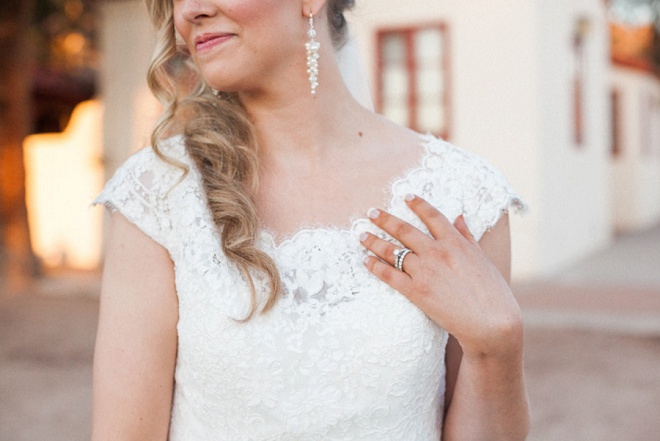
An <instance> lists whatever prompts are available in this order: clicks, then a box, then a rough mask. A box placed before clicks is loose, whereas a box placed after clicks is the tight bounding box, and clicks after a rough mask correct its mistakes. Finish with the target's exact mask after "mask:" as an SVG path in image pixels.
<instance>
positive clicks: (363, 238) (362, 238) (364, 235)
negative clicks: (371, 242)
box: [360, 233, 369, 242]
mask: <svg viewBox="0 0 660 441" xmlns="http://www.w3.org/2000/svg"><path fill="white" fill-rule="evenodd" d="M367 237H369V235H368V234H367V233H362V234H360V242H364V241H365V240H367Z"/></svg>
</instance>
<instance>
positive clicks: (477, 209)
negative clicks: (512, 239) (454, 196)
mask: <svg viewBox="0 0 660 441" xmlns="http://www.w3.org/2000/svg"><path fill="white" fill-rule="evenodd" d="M450 148H451V149H452V150H453V153H454V155H456V157H455V159H457V161H458V162H459V163H460V166H459V169H460V170H462V172H461V173H460V174H459V177H458V179H459V181H462V187H463V198H462V199H463V200H462V203H463V215H464V217H465V221H466V223H467V225H468V227H469V228H470V231H471V232H472V234H473V235H474V237H475V238H476V239H477V240H479V239H481V237H482V236H483V234H484V233H485V232H486V231H488V230H490V229H491V228H493V227H494V226H495V224H497V222H498V221H499V219H500V217H502V214H504V213H506V212H508V211H509V210H510V209H513V210H514V211H516V212H518V213H524V212H525V211H526V210H527V205H526V204H525V202H524V201H523V200H522V199H521V198H520V196H518V194H517V193H516V192H515V191H514V190H513V188H512V186H511V184H510V183H509V181H508V180H507V179H506V177H505V176H504V174H503V173H502V172H501V171H499V170H498V169H497V168H495V167H494V166H493V165H491V164H490V163H489V162H488V161H486V160H485V159H483V158H482V157H480V156H478V155H475V154H473V153H470V152H467V151H465V150H462V149H460V148H458V147H455V146H451V147H450Z"/></svg>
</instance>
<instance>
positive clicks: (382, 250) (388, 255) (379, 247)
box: [360, 233, 417, 270]
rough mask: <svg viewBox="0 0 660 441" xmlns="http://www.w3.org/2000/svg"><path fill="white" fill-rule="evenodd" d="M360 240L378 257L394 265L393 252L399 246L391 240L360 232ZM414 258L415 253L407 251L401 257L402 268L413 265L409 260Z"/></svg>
mask: <svg viewBox="0 0 660 441" xmlns="http://www.w3.org/2000/svg"><path fill="white" fill-rule="evenodd" d="M360 242H361V243H362V245H364V247H365V248H366V249H368V250H369V251H371V252H372V253H374V254H375V255H376V256H377V257H378V258H380V259H381V260H384V261H385V262H387V263H389V264H390V265H392V266H394V263H395V261H396V255H395V254H394V253H395V251H399V250H401V247H400V246H397V245H395V244H393V243H392V242H388V241H387V240H383V239H381V238H380V237H378V236H374V235H373V234H369V233H362V234H361V235H360ZM415 259H417V255H415V254H414V253H408V254H407V255H406V257H405V258H404V259H403V269H404V270H405V269H406V268H410V267H411V266H412V265H414V263H413V262H411V261H412V260H415Z"/></svg>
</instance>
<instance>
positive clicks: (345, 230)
mask: <svg viewBox="0 0 660 441" xmlns="http://www.w3.org/2000/svg"><path fill="white" fill-rule="evenodd" d="M419 138H420V141H421V142H420V147H421V148H422V149H423V152H422V154H421V155H420V159H419V160H418V161H417V164H416V165H414V166H413V167H411V168H408V169H406V170H405V171H403V172H402V173H400V174H398V175H397V176H396V177H395V178H393V179H391V180H390V181H389V182H388V184H387V186H386V188H385V194H386V196H385V198H384V201H385V203H382V201H381V204H380V205H379V206H378V207H382V208H383V209H384V210H386V211H388V212H391V211H392V208H393V206H394V203H395V201H396V200H397V198H399V197H402V196H403V195H398V194H396V192H395V189H396V187H398V186H399V185H400V184H401V183H405V182H408V181H410V179H411V177H412V176H413V175H414V174H416V173H418V172H419V171H421V170H425V169H427V168H428V165H427V159H428V158H429V157H430V155H431V151H432V149H431V146H432V145H433V144H434V143H442V142H443V141H442V139H439V138H436V137H435V136H433V135H431V134H419ZM378 207H376V208H378ZM365 223H366V224H370V223H371V221H370V220H369V219H368V218H367V217H366V213H364V214H361V215H360V214H354V215H352V216H351V217H350V218H349V221H348V222H347V223H346V224H344V225H326V224H318V225H304V224H303V225H301V226H300V227H298V228H297V229H295V230H294V231H293V232H291V233H289V234H286V235H284V237H283V238H282V239H281V240H278V239H277V237H278V236H279V235H278V234H277V233H274V232H273V231H271V230H269V229H268V228H267V227H265V226H264V225H263V224H262V225H261V226H260V235H261V239H262V240H263V241H265V242H266V243H267V244H268V245H269V246H270V247H272V248H274V249H277V250H279V249H282V248H285V247H286V246H287V245H289V244H291V243H294V242H296V241H297V240H298V239H299V238H300V237H301V236H304V235H307V234H310V233H314V232H319V231H323V232H334V233H339V234H344V235H347V234H353V233H355V232H356V231H357V230H356V228H357V227H358V225H360V224H365Z"/></svg>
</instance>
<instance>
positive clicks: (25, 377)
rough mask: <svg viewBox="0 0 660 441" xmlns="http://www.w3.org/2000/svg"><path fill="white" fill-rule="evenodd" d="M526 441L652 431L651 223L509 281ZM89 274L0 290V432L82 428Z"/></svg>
mask: <svg viewBox="0 0 660 441" xmlns="http://www.w3.org/2000/svg"><path fill="white" fill-rule="evenodd" d="M514 288H515V291H516V293H517V295H518V297H519V300H520V303H521V305H522V307H523V310H524V312H525V318H526V326H527V347H526V375H527V383H528V387H529V394H530V400H531V405H532V414H533V429H532V433H531V435H530V437H529V440H530V441H555V440H556V441H573V440H575V441H582V440H584V441H610V440H612V441H614V440H616V441H647V440H648V441H656V440H660V417H659V415H660V413H659V410H660V367H659V366H660V226H659V227H657V228H655V229H652V230H650V231H647V232H644V233H641V234H637V235H634V236H626V237H622V238H619V239H618V240H617V242H616V243H615V245H614V246H613V247H612V248H610V249H608V250H605V251H603V252H601V253H598V254H597V255H595V256H593V257H591V258H589V259H587V260H585V261H584V262H583V263H581V264H579V265H576V266H575V267H574V268H571V269H570V270H568V271H566V272H563V273H562V274H560V275H558V276H557V277H555V278H553V279H552V280H547V281H538V282H535V283H526V284H518V285H516V286H515V287H514ZM97 291H98V277H97V276H96V275H76V276H75V277H72V276H67V275H64V276H60V277H56V278H51V279H49V280H47V281H44V282H42V283H39V284H36V285H35V286H34V287H32V288H31V289H30V291H29V292H28V293H26V294H24V295H16V293H7V292H4V293H2V292H0V441H44V440H48V441H77V440H88V439H89V432H90V430H89V427H90V420H91V412H90V406H91V361H92V352H93V342H94V334H95V326H96V319H97V308H98V301H97V300H96V298H95V293H96V292H97Z"/></svg>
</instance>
